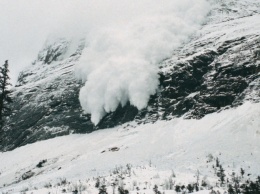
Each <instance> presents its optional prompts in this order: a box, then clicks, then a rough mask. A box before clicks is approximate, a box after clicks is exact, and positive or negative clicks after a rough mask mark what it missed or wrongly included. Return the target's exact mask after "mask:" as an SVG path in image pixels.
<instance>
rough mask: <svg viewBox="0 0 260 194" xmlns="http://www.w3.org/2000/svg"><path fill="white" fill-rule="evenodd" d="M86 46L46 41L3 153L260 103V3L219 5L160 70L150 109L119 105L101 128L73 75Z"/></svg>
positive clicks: (19, 94) (25, 77)
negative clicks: (58, 139) (115, 128)
mask: <svg viewBox="0 0 260 194" xmlns="http://www.w3.org/2000/svg"><path fill="white" fill-rule="evenodd" d="M169 44H170V43H169ZM83 48H84V40H83V39H82V40H77V41H75V40H74V41H68V40H66V39H59V40H55V41H54V42H53V41H52V42H47V43H46V45H45V46H44V48H43V50H42V51H40V52H39V55H38V57H37V59H36V61H35V62H34V63H33V64H32V65H31V66H30V67H29V68H28V69H26V70H24V71H23V72H22V73H21V74H20V77H19V80H18V84H17V85H16V87H15V88H14V92H13V98H14V103H13V105H12V106H13V107H12V108H13V110H14V113H13V115H11V116H10V117H9V118H8V119H7V121H6V125H5V127H4V129H3V130H2V132H1V134H0V140H1V145H0V149H1V150H10V149H14V148H16V147H18V146H22V145H25V144H27V143H32V142H35V141H39V140H44V139H48V138H52V137H56V136H61V135H66V134H69V133H88V132H92V131H93V130H97V129H101V128H107V127H113V126H116V125H119V124H123V123H126V122H128V121H132V120H136V122H138V123H145V122H154V121H156V120H158V119H171V118H174V117H180V116H184V118H186V119H189V118H196V119H199V118H201V117H203V116H204V115H206V114H209V113H212V112H216V111H221V110H222V109H226V108H228V107H230V106H239V105H241V104H242V103H243V102H244V101H246V100H250V101H253V102H256V103H257V102H260V2H258V1H256V0H240V1H233V0H229V1H225V2H224V1H223V2H222V1H219V2H218V5H217V6H216V7H215V8H214V9H213V10H212V11H211V12H210V14H209V16H208V21H207V22H206V23H205V24H204V25H203V26H202V28H201V30H200V31H198V32H196V33H194V36H193V37H191V38H190V41H189V42H187V43H184V45H183V47H182V48H180V49H178V50H176V51H175V52H174V53H173V56H172V57H171V58H170V59H167V60H165V61H163V62H162V63H161V64H160V66H161V68H160V70H161V71H160V87H159V89H158V92H157V94H156V95H154V96H152V97H151V99H150V101H149V104H148V106H147V108H146V109H143V110H141V111H138V110H137V109H136V108H135V107H133V106H131V105H130V104H127V105H126V106H125V107H118V108H117V110H116V111H115V112H113V113H110V114H108V115H106V116H105V117H104V118H103V119H102V121H101V122H100V123H99V125H98V126H94V125H93V124H92V123H91V122H90V115H85V114H84V113H83V111H82V109H81V107H80V103H79V100H78V94H79V89H80V88H81V86H82V83H81V82H80V81H78V80H77V79H76V78H75V76H74V65H75V64H76V63H77V61H78V59H79V58H80V56H81V52H82V50H83Z"/></svg>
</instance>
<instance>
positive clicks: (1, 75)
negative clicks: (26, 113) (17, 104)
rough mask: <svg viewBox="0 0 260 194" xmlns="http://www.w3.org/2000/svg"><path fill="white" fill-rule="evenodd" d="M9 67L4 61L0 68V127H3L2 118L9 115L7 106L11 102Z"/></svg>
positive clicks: (9, 111)
mask: <svg viewBox="0 0 260 194" xmlns="http://www.w3.org/2000/svg"><path fill="white" fill-rule="evenodd" d="M8 74H9V65H8V61H7V60H6V61H5V63H4V65H3V67H0V127H1V128H2V126H3V118H4V117H5V116H8V115H10V113H11V110H10V108H9V106H8V105H9V104H10V103H11V102H12V98H11V97H10V94H11V91H10V90H9V86H11V83H10V82H9V80H10V77H9V75H8Z"/></svg>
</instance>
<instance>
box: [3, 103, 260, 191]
mask: <svg viewBox="0 0 260 194" xmlns="http://www.w3.org/2000/svg"><path fill="white" fill-rule="evenodd" d="M259 118H260V104H259V103H258V104H252V103H249V102H248V103H245V104H244V105H242V106H240V107H238V108H232V109H229V110H225V111H222V112H220V113H213V114H209V115H207V116H205V117H203V118H202V119H200V120H195V119H190V120H184V119H183V118H175V119H173V120H171V121H158V122H156V123H155V124H145V125H137V124H136V123H135V122H131V123H129V124H127V125H123V126H120V127H115V128H111V129H106V130H100V131H96V132H93V133H91V134H85V135H76V134H75V135H70V136H64V137H58V138H54V139H51V140H46V141H41V142H37V143H34V144H30V145H26V146H23V147H20V148H17V149H15V150H13V151H10V152H5V153H0V160H1V167H0V173H1V174H0V187H1V188H0V191H2V192H6V191H9V192H10V193H13V192H19V191H21V190H24V189H25V188H28V189H29V190H34V189H35V187H36V188H38V189H42V188H43V187H44V186H45V187H46V184H48V183H51V185H53V188H52V187H50V188H49V190H48V189H46V188H45V190H44V192H43V193H46V192H47V191H52V192H53V193H55V191H56V192H58V193H60V192H61V190H62V188H65V187H60V186H57V183H59V182H60V181H61V179H66V180H67V181H68V182H71V183H76V182H77V181H79V180H80V181H81V182H82V184H84V185H85V186H86V187H87V190H88V192H87V190H86V191H84V192H85V193H93V194H94V193H97V192H98V191H97V188H95V187H94V184H95V182H96V180H95V179H92V177H98V176H101V177H103V176H105V177H106V176H107V179H108V180H109V179H110V178H109V174H110V173H111V172H112V171H113V170H115V168H116V167H118V168H121V167H120V166H125V165H127V164H131V166H132V169H133V171H135V172H136V173H134V174H132V176H131V178H129V177H127V176H126V177H125V179H126V180H124V182H125V183H126V185H127V186H126V188H127V189H129V190H130V191H132V190H133V188H132V186H131V185H132V183H133V181H134V180H136V181H138V183H139V182H140V184H145V182H146V181H147V182H148V183H149V184H155V183H156V184H159V185H163V182H164V181H165V179H167V178H169V176H170V174H172V170H173V171H174V173H175V175H176V177H174V178H173V181H175V182H176V184H177V183H179V182H180V183H182V184H184V183H190V182H194V181H195V178H194V174H195V173H196V171H197V170H199V171H200V174H201V175H200V176H201V179H202V177H204V179H208V181H209V182H210V184H211V185H213V186H215V184H216V183H217V182H218V180H217V179H216V178H214V176H215V175H214V169H213V168H212V165H215V162H214V161H212V159H213V158H216V157H218V158H219V161H220V163H221V164H222V166H223V167H224V169H225V170H226V172H228V173H231V172H232V171H234V172H236V173H239V172H240V168H243V169H244V170H245V172H246V173H247V174H251V175H250V176H249V177H250V178H251V180H254V178H255V177H256V176H257V175H259V174H260V165H259V162H260V153H259V152H260V149H259V148H260V121H259ZM43 160H46V162H43V164H42V167H41V168H40V167H39V166H38V167H37V166H36V165H37V164H39V162H41V161H43ZM149 165H150V167H149ZM141 167H143V168H145V169H143V170H141V169H142V168H141ZM155 167H156V168H155ZM140 168H141V169H140ZM28 172H29V173H28ZM26 173H27V174H31V175H32V177H30V178H28V179H25V178H24V176H25V174H26ZM158 173H159V174H160V176H161V177H157V178H156V175H157V176H159V175H158ZM228 173H227V177H229V175H228ZM110 176H111V175H110ZM205 177H207V178H205ZM23 179H25V180H23ZM88 179H90V180H92V181H89V180H88ZM128 182H129V183H128ZM107 184H108V185H107V186H108V187H109V183H107ZM152 186H153V185H152ZM152 186H151V187H152ZM162 188H163V186H162V187H160V190H161V189H162ZM110 189H111V188H110ZM134 190H135V189H134ZM34 192H35V193H38V192H40V191H37V190H36V191H34ZM132 192H133V193H136V190H135V191H132ZM171 192H172V193H174V192H173V191H171ZM166 193H167V192H166ZM169 193H170V191H169Z"/></svg>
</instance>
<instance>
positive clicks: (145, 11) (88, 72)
mask: <svg viewBox="0 0 260 194" xmlns="http://www.w3.org/2000/svg"><path fill="white" fill-rule="evenodd" d="M97 2H99V1H97ZM93 4H94V5H95V2H94V1H93ZM99 5H100V4H99ZM93 9H95V11H93V12H92V13H96V15H95V14H94V15H91V17H90V18H99V19H100V20H99V21H98V22H97V23H91V22H89V23H91V24H92V25H91V29H90V28H88V31H87V35H86V43H87V44H86V47H85V49H84V51H83V54H82V57H81V59H80V61H79V64H78V66H77V67H76V70H75V72H76V76H77V77H78V78H80V79H82V80H83V81H84V82H85V85H84V86H83V87H82V88H81V90H80V95H79V99H80V103H81V106H82V108H83V109H84V111H85V112H86V113H90V114H91V120H92V122H93V123H94V124H98V122H99V121H100V120H101V119H102V117H103V116H104V115H106V114H107V113H109V112H113V111H115V110H116V108H117V107H118V106H119V105H121V106H124V105H125V104H126V103H127V102H128V101H129V102H130V104H132V105H133V106H135V107H137V108H138V109H143V108H145V107H146V106H147V103H148V101H149V98H150V96H151V95H153V94H155V93H156V90H157V88H158V85H159V81H158V78H159V76H158V64H159V63H160V62H161V61H162V60H164V59H165V58H167V57H170V56H171V54H173V50H174V49H176V48H177V47H179V46H180V45H181V44H182V43H183V42H184V41H187V40H188V37H189V36H190V35H192V34H193V33H194V32H195V31H196V30H198V29H199V28H200V26H201V24H202V22H203V21H204V20H205V16H206V14H207V13H208V11H209V10H210V7H209V4H208V3H207V1H206V0H196V1H195V0H163V1H159V0H139V1H138V2H133V1H127V0H111V1H109V4H108V3H104V4H102V6H98V3H97V6H93Z"/></svg>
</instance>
